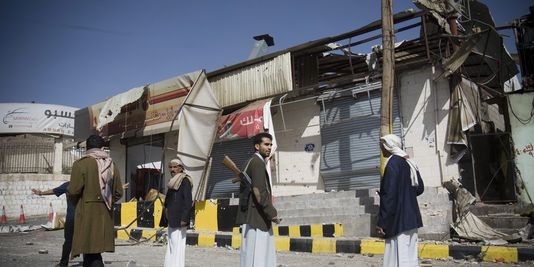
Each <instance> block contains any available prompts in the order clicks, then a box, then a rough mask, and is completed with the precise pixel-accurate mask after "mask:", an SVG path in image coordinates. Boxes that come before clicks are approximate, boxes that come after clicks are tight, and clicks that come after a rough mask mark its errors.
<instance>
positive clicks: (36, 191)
mask: <svg viewBox="0 0 534 267" xmlns="http://www.w3.org/2000/svg"><path fill="white" fill-rule="evenodd" d="M32 193H33V194H34V195H38V196H40V195H41V194H42V193H43V192H42V191H41V190H39V189H35V188H32Z"/></svg>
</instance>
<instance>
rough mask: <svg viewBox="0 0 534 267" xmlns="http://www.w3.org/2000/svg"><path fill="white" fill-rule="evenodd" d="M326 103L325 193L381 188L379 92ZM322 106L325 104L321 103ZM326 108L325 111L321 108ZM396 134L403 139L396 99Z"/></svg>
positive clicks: (323, 136) (323, 126)
mask: <svg viewBox="0 0 534 267" xmlns="http://www.w3.org/2000/svg"><path fill="white" fill-rule="evenodd" d="M370 99H371V101H369V98H368V96H367V93H363V94H358V95H357V97H356V98H354V97H353V96H352V94H351V92H350V91H349V92H347V93H346V95H345V96H343V95H342V96H341V97H338V98H334V99H333V100H331V101H326V100H325V101H324V110H322V111H321V140H322V150H321V156H322V158H321V175H322V176H323V179H324V183H325V190H326V191H331V190H337V191H339V190H353V189H360V188H374V187H379V185H380V173H379V166H380V151H379V146H378V139H379V134H380V99H381V95H380V90H373V91H371V92H370ZM318 104H322V103H318ZM321 109H323V108H321ZM393 118H394V122H393V132H394V133H395V134H397V135H399V136H401V122H400V118H399V108H398V101H397V97H396V96H395V97H394V100H393Z"/></svg>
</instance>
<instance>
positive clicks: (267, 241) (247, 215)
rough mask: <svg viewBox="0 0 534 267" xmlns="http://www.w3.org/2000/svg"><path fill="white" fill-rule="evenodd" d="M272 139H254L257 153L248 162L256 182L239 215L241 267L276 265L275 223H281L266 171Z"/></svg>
mask: <svg viewBox="0 0 534 267" xmlns="http://www.w3.org/2000/svg"><path fill="white" fill-rule="evenodd" d="M272 139H273V138H272V136H271V135H270V134H268V133H259V134H257V135H256V136H254V138H253V141H254V148H255V150H256V153H255V154H254V155H253V156H252V158H251V159H250V160H249V161H248V162H247V164H246V166H245V170H244V171H245V172H246V173H247V174H248V176H249V177H250V178H251V180H252V190H250V191H249V192H250V195H249V196H248V205H247V208H246V209H240V211H239V214H238V216H237V223H238V224H241V223H242V224H243V225H242V240H243V242H241V250H240V257H241V258H240V262H241V267H252V266H273V267H274V266H276V254H275V248H274V247H275V246H274V238H273V229H272V222H275V223H279V222H280V220H279V219H278V217H277V211H276V209H275V208H274V206H273V203H272V195H271V183H270V177H269V174H268V173H267V169H266V161H267V160H268V157H269V155H270V154H271V147H272ZM245 186H248V185H245V184H241V187H245ZM241 189H243V188H241ZM241 191H248V190H241ZM244 197H247V196H244Z"/></svg>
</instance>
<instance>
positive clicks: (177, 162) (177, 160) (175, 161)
mask: <svg viewBox="0 0 534 267" xmlns="http://www.w3.org/2000/svg"><path fill="white" fill-rule="evenodd" d="M169 165H178V166H182V167H183V166H184V164H183V163H182V161H181V160H179V159H172V160H171V161H170V162H169Z"/></svg>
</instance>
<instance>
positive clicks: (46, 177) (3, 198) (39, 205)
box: [0, 173, 70, 223]
mask: <svg viewBox="0 0 534 267" xmlns="http://www.w3.org/2000/svg"><path fill="white" fill-rule="evenodd" d="M69 179H70V175H62V174H24V173H13V174H0V206H5V209H6V215H7V218H8V222H10V223H16V222H18V219H19V215H20V205H23V207H24V215H25V216H26V217H30V216H40V217H45V216H48V209H49V206H50V203H52V208H53V209H54V212H57V213H59V214H62V215H65V213H66V210H67V202H66V198H65V195H61V196H60V197H56V196H55V195H50V196H37V195H34V194H32V192H31V190H32V188H35V189H40V190H43V191H44V190H47V189H52V188H54V187H57V186H59V185H61V184H62V183H64V182H66V181H68V180H69ZM0 208H1V207H0Z"/></svg>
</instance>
